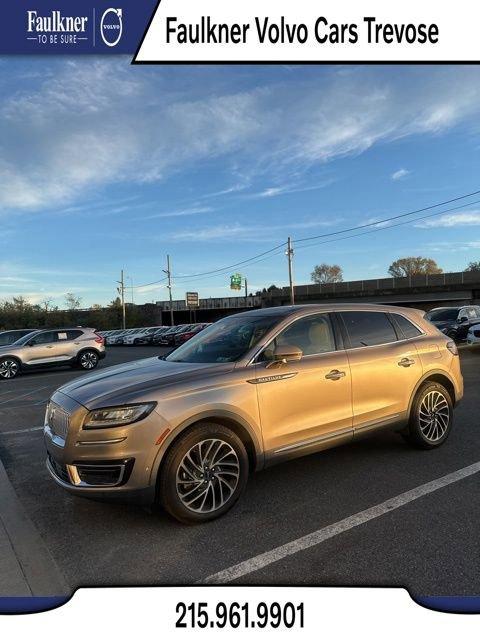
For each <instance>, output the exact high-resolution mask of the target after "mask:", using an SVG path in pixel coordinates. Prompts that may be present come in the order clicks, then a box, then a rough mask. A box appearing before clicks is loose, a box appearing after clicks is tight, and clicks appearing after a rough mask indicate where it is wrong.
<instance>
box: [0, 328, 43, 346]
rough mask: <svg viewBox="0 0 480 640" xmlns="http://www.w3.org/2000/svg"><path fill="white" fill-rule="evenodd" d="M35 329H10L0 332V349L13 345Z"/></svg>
mask: <svg viewBox="0 0 480 640" xmlns="http://www.w3.org/2000/svg"><path fill="white" fill-rule="evenodd" d="M32 331H35V329H12V330H11V331H1V332H0V347H5V346H6V345H8V344H13V343H14V342H16V341H17V340H20V338H23V336H26V335H27V334H29V333H32Z"/></svg>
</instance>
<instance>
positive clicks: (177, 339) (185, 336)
mask: <svg viewBox="0 0 480 640" xmlns="http://www.w3.org/2000/svg"><path fill="white" fill-rule="evenodd" d="M210 324H211V323H210V322H200V323H198V324H194V325H192V326H191V327H188V328H187V329H184V330H182V331H179V332H177V333H175V334H174V335H173V340H174V345H175V346H178V345H179V344H183V343H184V342H187V340H190V338H193V336H195V335H197V333H199V332H200V331H202V329H205V327H208V326H209V325H210Z"/></svg>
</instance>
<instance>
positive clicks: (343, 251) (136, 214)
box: [0, 56, 480, 307]
mask: <svg viewBox="0 0 480 640" xmlns="http://www.w3.org/2000/svg"><path fill="white" fill-rule="evenodd" d="M0 70H1V75H0V111H1V117H0V251H1V253H0V299H4V298H8V297H11V296H12V295H24V296H25V297H27V298H28V299H29V300H31V301H34V302H37V301H40V300H43V299H46V298H47V299H52V300H53V301H54V302H55V303H56V304H58V305H59V306H60V307H62V306H64V295H65V293H66V292H68V291H72V292H75V293H76V294H78V295H79V296H80V297H81V298H82V304H83V306H88V305H90V304H93V303H106V302H108V301H110V300H112V298H114V297H115V295H116V291H115V287H116V284H115V280H117V279H118V277H119V272H120V269H121V268H122V267H123V268H124V269H125V273H126V274H127V275H128V276H130V278H131V279H127V281H126V283H127V285H131V283H132V279H133V283H134V285H135V286H136V287H137V288H136V289H135V290H134V295H135V301H136V302H148V301H152V300H162V299H165V298H166V297H167V292H166V289H165V287H164V286H163V285H153V286H150V287H138V285H142V284H146V283H150V282H152V281H156V280H159V279H160V278H162V276H163V273H162V269H163V268H164V267H165V264H164V263H165V254H166V253H167V252H168V253H170V255H171V259H172V266H173V272H174V276H176V277H175V279H174V296H175V297H176V298H182V297H183V296H184V293H185V291H186V290H197V291H199V292H200V295H201V296H210V295H211V296H223V295H230V291H229V288H228V284H229V278H228V276H229V274H230V271H227V272H225V273H222V274H221V275H216V276H210V277H204V278H196V279H195V278H194V279H188V278H186V277H185V276H186V275H189V274H192V273H198V272H205V271H210V270H214V269H217V268H220V267H223V266H225V265H230V264H232V263H235V262H238V261H241V260H243V259H245V258H249V257H251V256H255V255H257V254H260V253H262V252H264V251H267V250H268V249H270V248H271V247H274V246H276V245H278V244H279V243H281V242H283V241H285V240H286V238H287V236H288V235H291V236H292V237H293V238H294V239H296V238H304V237H308V236H314V235H319V234H322V233H329V232H332V231H336V230H338V229H342V228H345V227H350V226H352V225H356V224H363V223H365V222H369V221H375V220H377V219H381V218H384V217H388V216H391V215H396V214H399V213H403V212H405V211H409V210H411V209H417V208H420V207H423V206H428V205H430V204H433V203H436V202H441V201H444V200H448V199H450V198H454V197H455V196H457V195H460V194H464V193H467V192H470V191H474V190H476V189H480V179H479V177H478V173H479V172H478V168H479V157H480V126H479V125H480V117H479V116H480V68H479V67H475V66H469V67H454V66H411V67H398V66H391V67H388V66H383V67H382V66H367V67H348V66H323V67H322V66H318V67H316V66H305V67H302V66H264V67H263V66H251V67H249V66H245V67H240V66H234V67H227V66H208V67H201V66H198V67H195V66H187V67H181V66H172V67H162V66H158V67H157V66H148V67H138V66H135V67H133V66H131V65H130V64H129V60H128V59H127V58H122V57H120V58H119V57H115V58H109V59H98V58H92V57H89V56H88V57H87V56H86V57H85V58H75V59H68V60H66V59H59V58H58V59H55V58H47V57H38V58H24V59H22V58H10V59H8V60H7V59H3V61H0ZM477 199H480V197H478V198H477ZM471 200H473V199H471ZM451 206H453V205H451ZM447 208H448V207H447ZM479 227H480V203H478V204H465V205H464V206H462V207H461V208H459V209H457V210H455V211H452V212H450V213H445V214H443V215H439V216H436V217H434V218H430V219H429V220H425V221H417V222H416V223H415V222H413V223H412V224H409V225H406V226H402V227H398V228H395V229H391V230H381V231H379V232H378V233H372V234H368V235H365V236H361V237H358V238H351V239H345V240H339V241H336V242H329V243H325V244H318V242H317V243H304V244H305V245H309V244H310V245H312V244H313V246H306V247H304V248H302V249H300V245H299V246H298V248H297V250H296V254H295V277H296V281H297V283H307V282H309V280H310V272H311V271H312V268H313V266H314V265H315V264H317V263H319V262H328V263H337V264H339V265H341V266H342V268H343V270H344V278H345V279H360V278H375V277H384V276H385V275H386V274H387V269H388V266H389V264H390V263H391V262H392V261H393V260H395V259H396V258H399V257H402V256H406V255H426V256H428V257H432V258H434V259H436V260H437V262H438V263H439V265H440V266H441V267H442V268H443V269H444V270H445V271H457V270H461V269H463V268H464V267H465V266H466V264H467V263H468V262H469V261H470V260H477V259H479V258H480V237H479V235H478V231H479ZM239 270H240V271H242V273H244V274H245V275H246V276H247V277H248V281H249V284H250V288H251V289H252V290H255V289H257V288H262V287H263V286H268V285H269V284H271V283H275V284H277V285H285V284H286V282H287V265H286V258H285V256H284V255H283V253H282V251H278V252H277V253H273V254H272V255H269V257H268V259H264V260H261V261H259V262H256V263H253V264H249V265H247V266H246V267H245V268H239ZM232 271H235V270H232ZM128 295H129V297H130V295H131V294H130V292H129V294H128Z"/></svg>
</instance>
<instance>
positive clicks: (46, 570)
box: [0, 460, 72, 598]
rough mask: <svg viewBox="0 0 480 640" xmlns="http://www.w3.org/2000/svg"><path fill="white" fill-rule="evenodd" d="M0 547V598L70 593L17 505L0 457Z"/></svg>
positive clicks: (50, 557)
mask: <svg viewBox="0 0 480 640" xmlns="http://www.w3.org/2000/svg"><path fill="white" fill-rule="evenodd" d="M0 549H1V552H2V556H1V558H2V559H1V564H2V571H1V572H0V597H15V596H17V597H22V596H27V597H28V596H30V597H31V596H37V597H38V596H40V597H45V596H57V597H60V596H63V597H67V598H68V597H70V596H71V593H72V590H71V589H70V588H69V587H68V585H67V583H66V581H65V578H64V576H63V574H62V572H61V571H60V569H59V567H58V565H57V563H56V562H55V560H54V559H53V557H52V555H51V554H50V551H49V550H48V548H47V546H46V544H45V542H44V541H43V539H42V537H41V536H40V533H39V532H38V531H37V529H36V527H35V525H34V524H33V522H32V521H31V520H30V518H29V517H28V515H27V513H26V511H25V509H24V508H23V506H22V505H21V503H20V500H19V499H18V496H17V494H16V492H15V489H14V488H13V486H12V484H11V482H10V480H9V478H8V475H7V472H6V471H5V467H4V466H3V463H2V461H1V460H0ZM4 568H5V570H4Z"/></svg>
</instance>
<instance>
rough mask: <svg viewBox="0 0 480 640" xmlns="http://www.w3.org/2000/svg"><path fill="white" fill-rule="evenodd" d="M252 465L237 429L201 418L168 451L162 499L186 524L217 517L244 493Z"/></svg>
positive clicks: (160, 488)
mask: <svg viewBox="0 0 480 640" xmlns="http://www.w3.org/2000/svg"><path fill="white" fill-rule="evenodd" d="M212 456H213V457H212ZM202 460H203V463H202V464H201V461H202ZM248 467H249V464H248V455H247V451H246V449H245V446H244V444H243V442H242V441H241V440H240V438H239V437H238V436H237V434H236V433H234V432H233V431H232V430H231V429H228V428H227V427H224V426H222V425H218V424H212V423H207V422H200V423H198V424H197V425H195V426H194V427H192V428H191V429H189V430H188V431H187V432H186V433H185V435H182V436H180V437H179V439H178V440H177V441H176V442H175V443H174V444H173V446H172V447H171V448H170V450H169V451H168V453H167V455H166V457H165V460H164V462H163V465H162V469H161V473H160V477H159V483H158V500H159V502H160V504H161V505H162V506H163V508H164V509H165V510H166V511H167V512H168V513H169V514H170V515H171V516H172V517H173V518H175V519H176V520H179V521H180V522H183V523H184V524H190V525H192V524H201V523H203V522H208V521H210V520H214V519H215V518H219V517H220V516H222V515H223V514H225V513H226V512H227V511H229V510H230V509H231V508H232V507H233V505H234V504H235V503H236V502H237V500H238V499H239V497H240V496H241V495H242V493H243V491H244V489H245V486H246V484H247V479H248ZM192 496H193V499H192Z"/></svg>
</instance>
